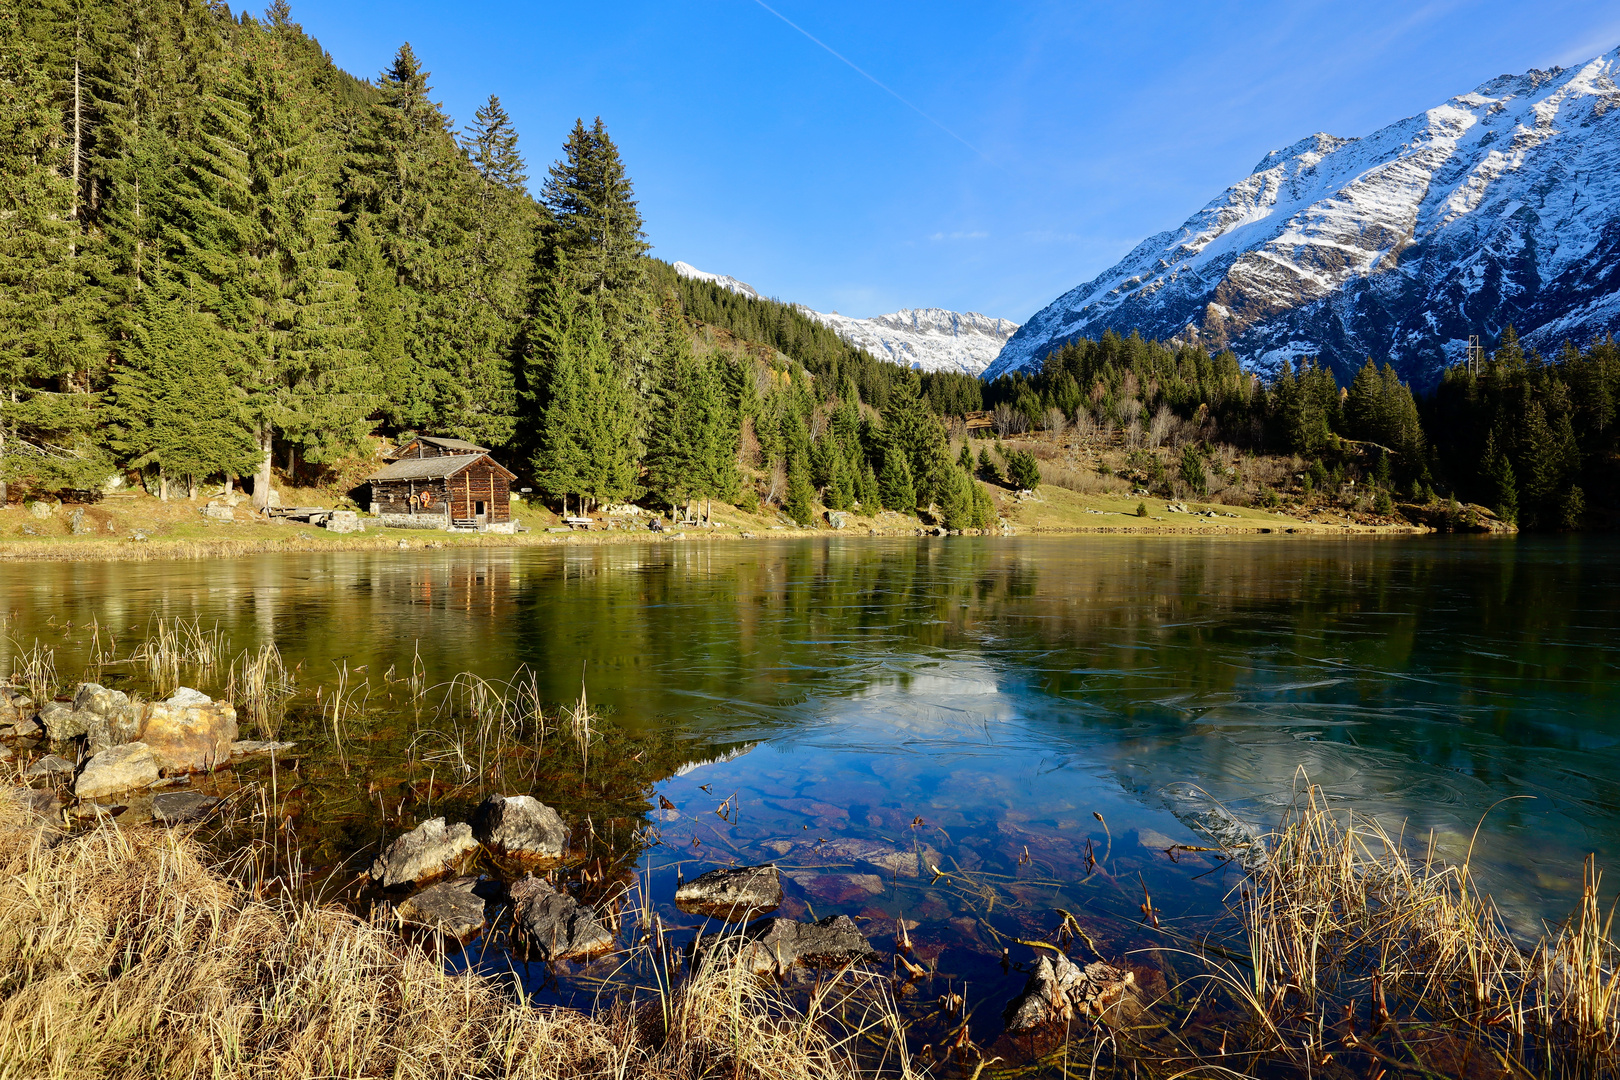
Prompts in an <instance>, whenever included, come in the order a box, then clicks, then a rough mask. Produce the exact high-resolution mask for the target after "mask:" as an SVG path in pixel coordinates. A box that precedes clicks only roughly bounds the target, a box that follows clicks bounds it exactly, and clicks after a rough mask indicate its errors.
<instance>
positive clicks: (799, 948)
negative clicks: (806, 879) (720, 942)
mask: <svg viewBox="0 0 1620 1080" xmlns="http://www.w3.org/2000/svg"><path fill="white" fill-rule="evenodd" d="M731 947H734V948H736V949H737V950H738V958H739V959H740V960H741V961H742V963H743V964H744V965H745V966H746V967H748V968H749V969H750V970H751V971H753V972H755V973H756V974H760V975H764V974H769V973H772V972H774V973H776V974H779V975H780V974H784V973H785V972H786V971H787V969H788V968H790V967H793V966H794V965H795V964H803V965H804V966H805V967H812V968H837V967H843V966H844V965H845V964H848V963H858V962H862V961H869V960H876V959H878V953H877V951H876V950H875V949H873V948H872V946H871V945H869V944H868V943H867V940H866V938H865V937H863V936H862V935H861V932H860V930H858V929H856V927H855V922H854V920H853V919H851V918H850V917H849V916H848V915H832V916H829V917H828V918H825V919H822V920H821V921H820V922H813V923H805V922H796V921H794V920H793V919H758V920H756V921H754V922H752V923H750V924H749V925H748V929H747V930H745V931H743V937H742V940H741V941H740V942H738V943H736V944H735V945H732V946H731Z"/></svg>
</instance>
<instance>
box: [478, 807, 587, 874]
mask: <svg viewBox="0 0 1620 1080" xmlns="http://www.w3.org/2000/svg"><path fill="white" fill-rule="evenodd" d="M472 829H473V835H474V836H476V837H478V841H479V843H481V844H483V845H484V846H485V847H487V848H489V850H490V851H492V852H494V853H495V854H497V855H506V856H511V857H515V858H520V859H526V860H528V859H533V860H553V859H560V858H562V857H563V852H565V851H567V850H568V826H566V825H564V824H563V821H562V818H560V817H558V816H557V811H555V810H553V809H552V808H551V807H549V806H547V805H546V804H545V803H543V802H541V801H540V800H539V799H536V798H534V797H533V796H531V795H491V796H489V797H488V798H486V799H485V800H484V801H483V802H481V803H479V804H478V809H476V810H474V811H473V816H472Z"/></svg>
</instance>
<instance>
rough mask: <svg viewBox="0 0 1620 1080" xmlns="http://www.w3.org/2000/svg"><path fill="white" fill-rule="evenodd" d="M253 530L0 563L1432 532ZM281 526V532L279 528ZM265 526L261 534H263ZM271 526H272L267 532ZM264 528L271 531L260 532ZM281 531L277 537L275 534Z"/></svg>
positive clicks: (3, 547) (1311, 528)
mask: <svg viewBox="0 0 1620 1080" xmlns="http://www.w3.org/2000/svg"><path fill="white" fill-rule="evenodd" d="M253 528H254V530H255V532H256V533H261V534H260V535H254V536H249V537H242V536H217V537H215V536H203V537H184V538H172V537H155V538H151V539H146V540H138V541H137V540H130V539H127V538H114V537H105V538H103V537H96V538H93V539H92V538H83V539H80V538H54V537H44V538H41V539H39V540H7V541H0V563H24V562H78V561H94V562H159V561H168V562H176V561H185V560H203V559H231V558H244V557H247V556H252V555H270V554H321V553H328V552H360V551H444V550H450V549H454V548H485V549H498V548H506V549H512V548H540V547H562V546H574V547H587V546H602V545H612V544H676V543H693V542H740V541H750V540H753V541H757V540H805V539H812V538H825V539H841V540H842V539H863V540H864V539H896V538H902V537H915V538H923V537H937V538H939V539H945V538H947V537H948V536H984V537H998V538H1009V539H1010V538H1014V537H1020V536H1048V537H1054V536H1073V537H1083V536H1208V537H1216V536H1302V537H1325V536H1344V537H1349V536H1354V537H1369V538H1370V537H1380V536H1423V535H1430V534H1434V533H1435V532H1436V530H1434V529H1431V528H1427V527H1425V526H1421V525H1406V526H1380V527H1368V526H1350V525H1326V524H1314V523H1309V522H1298V521H1296V522H1293V523H1292V524H1284V523H1278V524H1276V525H1254V524H1233V525H1226V524H1212V525H1209V526H1203V527H1199V526H1183V525H1161V524H1154V525H1069V526H1060V525H1044V526H1033V527H1025V528H1012V529H1006V530H999V529H986V530H968V531H967V532H965V533H954V534H943V535H942V534H939V533H936V532H935V530H933V529H930V528H926V527H923V528H913V529H876V528H868V529H858V528H846V529H769V530H765V531H761V532H754V531H750V530H739V529H734V528H726V527H716V528H712V529H692V530H686V531H684V532H677V533H653V532H646V531H641V532H635V531H629V530H603V531H600V532H598V531H590V532H573V533H567V534H551V533H542V534H528V535H522V534H520V535H518V536H505V535H492V534H487V533H480V534H470V535H469V534H455V533H435V534H431V538H430V539H424V538H423V534H422V532H421V531H419V530H409V529H375V530H368V531H367V532H366V533H365V534H361V535H355V534H348V535H329V534H326V533H325V532H324V530H318V529H308V528H297V529H287V528H286V527H284V526H275V525H262V526H254V527H253ZM284 529H285V530H286V531H284V532H283V530H284ZM261 530H262V532H261ZM271 530H274V532H272V531H271ZM265 533H268V535H264V534H265ZM278 533H279V535H277V534H278Z"/></svg>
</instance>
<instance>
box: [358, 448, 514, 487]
mask: <svg viewBox="0 0 1620 1080" xmlns="http://www.w3.org/2000/svg"><path fill="white" fill-rule="evenodd" d="M477 461H488V462H489V463H490V465H492V466H493V467H495V468H497V469H500V471H501V472H503V473H506V478H507V479H508V480H514V479H516V475H515V474H514V473H511V472H508V471H507V469H506V468H505V467H504V466H502V465H501V463H500V462H498V461H496V460H495V459H494V458H492V457H490V456H489V455H488V454H484V453H478V454H454V455H446V456H444V457H430V458H401V459H400V460H398V461H393V462H390V463H388V464H387V465H384V466H383V467H382V468H380V469H378V470H377V471H376V472H374V473H372V474H371V475H370V476H368V477H366V480H367V481H368V482H369V481H372V480H443V479H446V478H447V477H451V476H455V475H456V474H457V473H459V472H461V471H462V470H463V469H465V468H467V466H469V465H471V464H473V463H474V462H477Z"/></svg>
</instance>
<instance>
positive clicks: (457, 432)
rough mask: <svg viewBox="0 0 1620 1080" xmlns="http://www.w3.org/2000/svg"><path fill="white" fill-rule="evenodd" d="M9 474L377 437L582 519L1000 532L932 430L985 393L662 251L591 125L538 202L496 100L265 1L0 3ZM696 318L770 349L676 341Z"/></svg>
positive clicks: (1, 397) (0, 340)
mask: <svg viewBox="0 0 1620 1080" xmlns="http://www.w3.org/2000/svg"><path fill="white" fill-rule="evenodd" d="M0 153H3V154H4V157H5V161H6V162H7V166H8V167H7V168H6V169H4V170H0V484H4V485H6V486H7V487H8V488H9V489H11V492H12V493H13V494H15V493H18V492H43V493H51V492H72V491H84V492H88V491H94V490H96V489H98V488H99V487H101V486H102V484H103V483H104V482H105V481H106V480H107V478H108V476H109V475H110V474H117V473H122V472H125V471H130V472H137V473H139V474H140V476H141V477H142V479H143V481H144V482H146V483H148V484H149V486H152V487H155V489H156V490H157V491H158V493H160V494H161V495H163V496H164V497H167V494H168V492H169V490H170V488H171V487H172V486H174V485H182V486H184V487H186V488H188V489H190V491H191V492H192V493H195V490H196V488H197V486H198V485H199V484H201V483H203V482H206V481H209V480H215V481H217V480H220V479H222V478H223V479H225V480H226V481H228V482H229V481H231V480H233V479H234V478H237V477H241V478H244V479H245V480H246V481H247V483H248V484H249V486H251V488H252V490H253V493H254V497H255V499H256V500H257V501H259V502H261V503H262V502H264V501H265V500H266V499H267V498H268V493H269V490H270V487H271V483H272V479H273V473H272V470H273V468H275V467H277V466H280V467H281V468H282V469H283V470H284V472H286V473H292V472H294V471H295V470H299V469H304V470H309V469H316V470H319V469H320V468H322V467H324V466H329V465H331V464H333V463H336V462H340V461H342V460H343V459H345V457H349V456H352V455H355V454H356V453H357V452H363V451H367V450H369V447H370V445H372V443H371V438H372V436H374V435H386V436H396V437H397V436H402V435H405V434H409V433H413V432H422V433H442V434H449V435H454V436H457V437H460V438H463V439H467V440H469V441H472V442H475V443H479V444H481V445H485V446H489V447H492V448H495V449H497V451H498V452H499V454H500V455H501V456H502V457H503V459H504V460H507V461H508V462H510V463H512V464H513V465H514V466H515V467H517V468H518V470H519V471H520V472H521V473H522V474H523V475H524V476H525V478H529V477H532V479H533V482H534V484H535V485H536V486H538V487H539V488H540V489H541V491H542V492H544V493H545V494H547V495H549V496H551V497H552V498H554V499H557V500H558V501H559V502H560V503H562V504H565V505H572V506H573V507H576V508H578V507H582V506H584V507H589V506H593V505H601V504H607V503H614V502H622V501H624V500H627V499H633V498H641V497H653V498H656V499H661V500H665V501H667V502H669V503H670V504H671V505H684V506H687V507H689V506H690V505H691V502H692V501H693V500H695V499H713V498H728V499H736V500H738V501H742V502H745V503H747V502H755V503H757V502H758V501H760V500H761V499H762V498H763V499H764V500H767V501H770V502H773V503H775V504H777V505H778V506H780V507H782V508H784V509H785V510H786V511H787V512H788V513H790V514H791V515H792V516H794V517H795V518H797V519H799V520H801V521H806V522H807V521H809V520H810V518H811V516H812V515H813V513H815V507H814V503H816V502H817V501H820V502H821V503H823V504H825V505H826V506H828V507H831V508H832V509H835V510H836V509H844V508H849V507H853V506H856V505H859V506H861V507H863V508H865V509H868V510H872V509H875V508H877V507H880V506H884V507H888V508H891V509H897V510H904V511H906V512H910V511H913V510H915V509H917V508H918V506H919V505H920V506H923V507H927V506H930V505H933V506H936V507H938V508H940V510H941V512H942V513H944V514H945V515H946V516H947V517H949V518H950V519H951V520H952V522H953V523H955V524H958V525H967V524H981V525H982V524H987V523H988V517H989V514H990V510H989V509H988V498H987V497H986V496H984V495H983V493H982V492H980V493H979V494H977V495H975V492H976V491H977V487H976V485H974V484H972V483H971V481H970V480H969V479H968V477H967V474H966V473H965V472H963V471H962V470H961V469H960V468H959V467H958V465H957V463H956V462H954V461H953V460H951V458H950V456H949V454H948V452H947V450H946V446H945V442H946V440H945V435H944V427H943V425H942V423H941V419H940V415H939V413H940V411H941V409H942V408H955V407H957V406H958V405H960V404H961V403H963V402H967V401H969V400H971V402H972V403H976V402H977V388H976V385H974V386H972V387H971V388H969V387H967V385H966V384H965V383H963V382H962V380H960V379H957V380H955V382H953V381H952V380H950V379H945V378H940V377H935V376H920V375H918V374H917V373H914V372H909V371H907V370H905V369H903V368H900V367H898V366H897V365H893V364H888V363H884V362H880V361H878V360H876V359H874V358H873V357H871V356H870V355H869V354H866V353H864V352H861V351H859V350H855V349H853V348H851V347H850V346H848V345H847V344H845V343H844V342H842V341H841V340H839V339H838V338H837V337H836V335H835V334H833V333H832V331H830V330H828V329H827V328H825V327H823V326H820V325H819V324H817V323H814V322H813V321H812V320H810V319H808V318H807V317H806V316H805V315H804V314H803V313H802V312H800V311H798V310H796V309H794V308H791V307H789V306H788V305H784V304H780V303H776V302H774V301H769V302H767V301H749V302H747V303H737V302H734V301H733V300H732V299H731V298H730V297H729V294H728V295H717V294H716V293H715V292H714V291H713V290H709V289H706V288H699V287H698V286H699V285H700V284H701V283H693V282H688V281H685V280H684V279H681V278H679V277H678V276H677V275H675V274H674V272H673V269H672V268H671V267H669V266H668V265H667V264H664V263H661V262H658V261H657V260H654V259H651V258H650V257H649V256H648V254H647V252H648V247H649V245H648V242H647V238H646V236H645V234H644V232H643V228H642V219H641V216H640V212H639V210H638V208H637V203H636V199H635V193H634V185H633V183H632V181H631V179H630V177H629V176H628V174H627V172H626V169H625V165H624V161H623V159H622V157H621V155H620V153H619V151H618V148H617V146H616V145H615V144H614V142H613V140H612V138H611V137H610V136H609V135H608V133H607V131H606V129H605V126H604V125H603V123H602V121H601V120H600V119H598V120H596V121H595V123H594V124H586V123H584V122H583V121H581V122H578V123H576V125H575V127H574V129H573V131H572V132H571V133H570V134H569V136H568V138H567V141H566V143H565V145H564V147H563V152H562V155H561V157H560V158H559V160H558V161H557V162H556V163H555V164H553V165H552V166H551V167H550V168H549V169H548V171H547V173H546V175H545V176H544V177H543V178H542V179H541V181H540V183H539V184H538V185H536V187H537V190H536V191H535V193H534V194H532V195H531V193H530V191H531V187H530V184H529V176H528V173H527V166H526V164H525V160H524V157H523V155H522V153H521V151H520V149H519V145H518V133H517V131H516V130H515V128H514V126H513V124H512V121H511V119H510V117H509V116H508V115H507V113H506V111H505V110H504V109H503V108H502V106H501V103H500V101H499V100H498V99H497V98H495V97H491V98H490V99H489V100H488V102H487V103H486V104H485V105H484V106H483V107H481V108H479V109H478V110H477V112H476V115H475V116H474V117H473V119H472V122H471V123H470V124H468V125H466V126H465V127H463V128H462V129H461V130H459V131H458V130H456V129H455V126H454V125H453V123H452V121H451V119H450V117H449V116H447V115H446V114H445V112H444V111H443V109H442V108H441V107H440V106H439V105H438V104H437V103H436V102H435V101H434V100H433V97H432V89H431V86H430V83H429V75H428V72H427V71H426V70H424V68H423V66H422V64H421V62H420V61H419V60H418V58H417V56H416V55H415V53H414V52H413V50H412V49H411V47H410V46H409V45H408V44H407V45H405V46H402V47H401V48H400V49H399V51H398V53H397V55H396V56H395V58H394V61H393V63H392V64H391V65H390V66H389V68H388V69H387V70H385V71H383V72H381V73H380V74H379V75H378V76H377V77H376V78H375V79H373V80H370V81H364V80H359V79H356V78H354V77H352V76H350V75H348V74H346V73H345V72H343V71H341V70H340V69H338V68H337V67H336V66H335V65H334V64H333V62H332V60H331V58H330V57H329V56H328V55H327V54H326V53H325V52H324V51H323V50H322V49H321V48H320V46H319V45H318V43H316V42H315V41H314V40H312V39H311V38H309V37H308V36H307V35H305V34H304V33H303V31H302V30H301V28H300V27H299V26H298V25H297V24H296V23H295V22H294V21H293V20H292V17H291V13H290V11H289V9H288V7H287V4H286V2H285V0H275V2H274V3H273V4H272V5H271V6H270V7H269V8H268V9H267V10H266V11H265V12H264V14H263V16H262V17H253V16H250V15H240V16H238V15H233V14H232V13H231V12H230V11H229V10H228V9H226V8H225V7H224V6H223V5H219V4H215V3H207V2H202V0H131V2H121V3H117V4H114V3H110V2H106V0H43V2H22V0H0ZM705 324H707V325H711V326H718V327H720V328H722V329H726V330H730V331H732V332H733V333H735V334H736V335H737V336H739V337H742V338H744V339H746V340H747V341H748V342H751V343H754V345H756V346H761V347H759V348H753V349H751V350H742V351H737V350H730V351H728V350H718V351H717V350H714V349H709V348H704V349H701V350H699V349H695V348H694V343H696V342H698V341H699V339H700V337H701V334H700V327H702V326H704V325H705Z"/></svg>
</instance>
